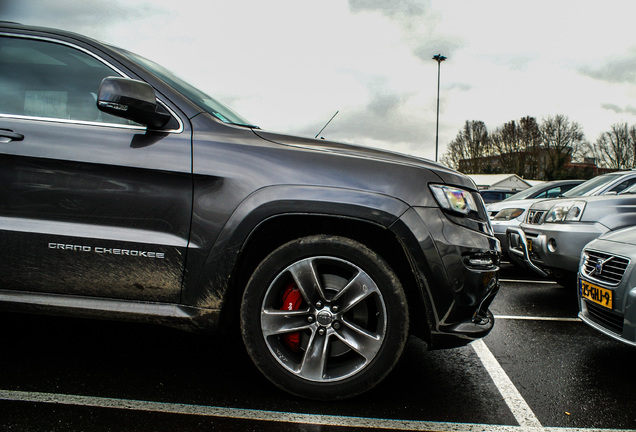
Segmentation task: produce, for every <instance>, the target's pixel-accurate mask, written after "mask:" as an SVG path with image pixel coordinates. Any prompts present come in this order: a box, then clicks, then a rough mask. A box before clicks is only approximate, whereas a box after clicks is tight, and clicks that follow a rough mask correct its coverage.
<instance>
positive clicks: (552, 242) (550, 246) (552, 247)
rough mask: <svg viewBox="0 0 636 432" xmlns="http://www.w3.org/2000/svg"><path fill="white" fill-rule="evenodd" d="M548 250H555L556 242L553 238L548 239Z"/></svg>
mask: <svg viewBox="0 0 636 432" xmlns="http://www.w3.org/2000/svg"><path fill="white" fill-rule="evenodd" d="M548 250H549V251H550V252H552V253H554V252H556V251H557V242H556V240H555V239H553V238H551V239H550V240H548Z"/></svg>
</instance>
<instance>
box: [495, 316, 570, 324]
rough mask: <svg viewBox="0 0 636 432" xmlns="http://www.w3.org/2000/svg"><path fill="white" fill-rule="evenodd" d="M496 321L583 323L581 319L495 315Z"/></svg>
mask: <svg viewBox="0 0 636 432" xmlns="http://www.w3.org/2000/svg"><path fill="white" fill-rule="evenodd" d="M495 319H509V320H525V321H563V322H582V321H581V319H580V318H561V317H537V316H520V315H495Z"/></svg>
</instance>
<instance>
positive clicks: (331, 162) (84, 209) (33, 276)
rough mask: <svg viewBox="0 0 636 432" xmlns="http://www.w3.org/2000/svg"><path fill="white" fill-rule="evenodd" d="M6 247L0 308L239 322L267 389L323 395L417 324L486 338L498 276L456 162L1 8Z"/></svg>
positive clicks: (353, 379)
mask: <svg viewBox="0 0 636 432" xmlns="http://www.w3.org/2000/svg"><path fill="white" fill-rule="evenodd" d="M219 67H221V66H219ZM0 242H1V243H0V244H2V248H0V268H1V270H0V278H1V281H2V284H1V287H0V306H1V307H2V308H4V309H10V310H19V311H22V312H34V313H46V314H67V315H72V316H88V317H93V318H100V319H111V320H141V321H144V322H152V323H157V324H165V325H170V326H176V327H181V328H186V329H191V330H224V331H227V332H231V331H233V330H234V329H236V332H237V335H238V334H242V338H243V341H244V344H245V347H246V349H247V352H248V353H249V355H250V356H251V358H252V359H253V361H254V363H255V365H256V366H257V367H258V368H259V369H260V370H261V371H262V372H263V373H264V375H265V376H267V378H269V379H270V380H271V381H272V382H273V383H274V384H276V385H278V386H279V387H281V388H282V389H284V390H286V391H288V392H290V393H293V394H295V395H300V396H303V397H310V398H318V399H337V398H344V397H350V396H353V395H355V394H359V393H361V392H363V391H366V390H368V389H370V388H371V387H373V386H375V385H376V384H377V383H378V382H380V381H381V380H382V379H383V378H384V377H385V376H386V375H387V374H388V373H389V371H390V370H391V369H392V368H393V366H394V365H395V364H396V362H397V361H398V359H399V358H400V355H401V353H402V350H403V347H404V345H405V342H406V340H407V336H408V335H409V334H414V335H417V336H419V337H420V338H422V339H423V340H424V341H426V342H427V343H428V345H429V347H430V348H440V347H448V346H458V345H462V344H466V343H468V342H470V341H472V340H474V339H476V338H480V337H483V336H485V335H486V334H488V332H489V331H490V330H491V328H492V326H493V316H492V314H491V313H490V311H489V310H488V306H489V305H490V303H491V301H492V299H493V297H494V296H495V294H496V292H497V290H498V273H497V271H498V260H499V244H498V242H497V240H496V239H495V238H494V237H493V234H492V230H491V227H490V224H489V222H488V217H487V215H486V212H485V209H484V205H483V202H482V201H481V198H480V197H479V194H478V192H477V190H476V188H475V185H474V184H473V183H472V182H471V181H470V180H469V179H468V178H467V177H465V176H463V175H461V174H459V173H457V172H455V171H452V170H449V169H446V168H444V167H442V166H440V165H437V164H434V163H431V162H428V161H425V160H421V159H416V158H413V157H408V156H404V155H397V154H392V153H388V152H384V151H379V150H371V149H366V148H362V147H355V146H352V145H345V144H338V143H334V142H327V141H322V140H314V139H306V138H298V137H293V136H287V135H282V134H277V133H273V132H267V131H264V130H261V129H259V128H258V127H256V126H254V125H253V124H251V123H250V122H248V121H246V120H245V119H243V118H242V117H241V116H239V115H237V114H236V113H234V112H233V111H231V110H230V109H228V108H226V107H225V106H224V105H222V104H220V103H219V102H217V101H215V100H214V99H213V98H211V97H210V96H208V95H206V94H205V93H203V92H201V91H200V90H198V89H196V88H195V87H193V86H191V85H189V84H187V83H185V82H183V81H182V80H180V79H179V78H177V77H176V76H174V75H173V74H171V73H170V72H168V71H167V70H165V69H164V68H162V67H160V66H158V65H156V64H154V63H153V62H150V61H148V60H146V59H144V58H141V57H139V56H138V55H135V54H133V53H130V52H128V51H125V50H122V49H118V48H114V47H112V46H108V45H105V44H102V43H99V42H97V41H94V40H92V39H89V38H86V37H83V36H80V35H77V34H72V33H68V32H64V31H57V30H52V29H44V28H35V27H28V26H22V25H18V24H12V23H0ZM239 330H240V333H239ZM203 340H204V339H203Z"/></svg>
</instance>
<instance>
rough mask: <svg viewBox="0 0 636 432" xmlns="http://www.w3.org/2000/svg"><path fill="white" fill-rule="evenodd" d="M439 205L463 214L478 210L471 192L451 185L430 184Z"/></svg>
mask: <svg viewBox="0 0 636 432" xmlns="http://www.w3.org/2000/svg"><path fill="white" fill-rule="evenodd" d="M430 187H431V191H433V195H434V196H435V199H436V200H437V202H438V203H439V205H440V206H441V207H442V208H443V209H445V210H450V211H453V212H456V213H461V214H463V215H468V214H470V213H473V212H475V213H477V212H478V211H479V209H478V207H477V204H476V203H475V200H474V199H473V196H472V195H471V193H470V192H469V191H467V190H464V189H459V188H456V187H453V186H443V185H430Z"/></svg>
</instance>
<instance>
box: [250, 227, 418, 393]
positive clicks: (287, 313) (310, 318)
mask: <svg viewBox="0 0 636 432" xmlns="http://www.w3.org/2000/svg"><path fill="white" fill-rule="evenodd" d="M408 326H409V318H408V307H407V303H406V296H405V294H404V290H403V288H402V285H401V284H400V282H399V280H398V277H397V275H396V274H395V273H394V272H393V270H391V268H390V267H389V265H388V264H387V263H386V262H385V261H384V260H383V259H382V258H381V257H380V256H379V255H377V254H376V253H375V252H373V251H372V250H370V249H369V248H367V247H366V246H364V245H363V244H361V243H358V242H356V241H354V240H351V239H348V238H345V237H337V236H323V235H318V236H310V237H304V238H300V239H297V240H294V241H291V242H289V243H287V244H285V245H283V246H281V247H279V248H278V249H276V250H275V251H274V252H272V253H271V254H270V255H268V256H267V257H266V258H265V259H264V260H263V261H262V262H261V263H260V264H259V265H258V267H257V268H256V270H255V271H254V273H253V275H252V277H251V278H250V280H249V282H248V283H247V286H246V289H245V292H244V295H243V301H242V305H241V331H242V335H243V341H244V343H245V346H246V348H247V351H248V353H249V355H250V357H251V358H252V360H253V361H254V363H255V364H256V366H257V367H258V368H259V369H260V370H261V372H262V373H263V374H264V375H265V376H266V377H267V378H268V379H269V380H270V381H272V382H273V383H274V384H276V385H277V386H278V387H280V388H281V389H283V390H285V391H287V392H290V393H292V394H295V395H298V396H302V397H307V398H312V399H327V400H329V399H331V400H334V399H342V398H347V397H351V396H354V395H356V394H360V393H362V392H364V391H366V390H368V389H370V388H372V387H374V386H375V385H376V384H378V383H379V382H380V381H381V380H382V379H384V377H385V376H386V375H387V374H388V373H389V372H390V371H391V369H392V368H393V367H394V366H395V364H396V363H397V361H398V359H399V358H400V356H401V354H402V351H403V348H404V345H405V343H406V339H407V336H408Z"/></svg>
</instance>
